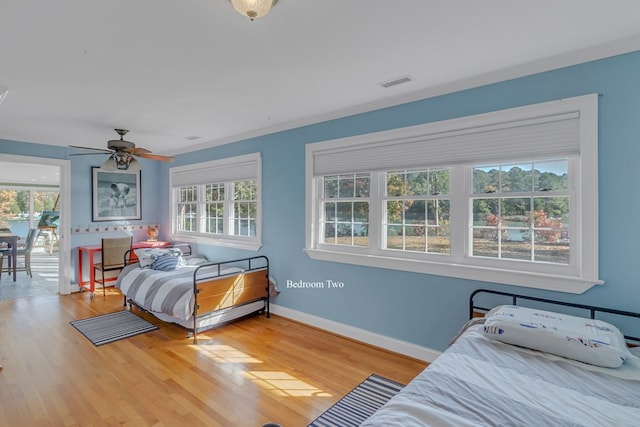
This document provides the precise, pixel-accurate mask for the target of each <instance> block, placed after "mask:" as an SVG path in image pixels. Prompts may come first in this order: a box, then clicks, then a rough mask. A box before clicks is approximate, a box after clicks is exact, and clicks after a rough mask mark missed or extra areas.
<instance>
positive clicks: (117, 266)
mask: <svg viewBox="0 0 640 427" xmlns="http://www.w3.org/2000/svg"><path fill="white" fill-rule="evenodd" d="M132 244H133V237H131V236H128V237H113V238H106V239H102V261H101V262H98V263H95V264H94V265H93V270H94V277H96V278H95V281H96V282H97V283H100V284H101V285H102V295H103V296H104V295H106V292H105V288H106V286H105V283H106V280H105V277H104V276H105V272H108V271H117V272H118V273H119V272H120V271H121V270H122V269H123V268H124V267H125V266H126V265H127V262H126V261H125V255H126V254H127V251H129V253H131V245H132ZM98 271H99V272H100V279H98V278H97V275H96V273H97V272H98ZM116 277H117V276H116Z"/></svg>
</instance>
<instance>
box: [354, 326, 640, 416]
mask: <svg viewBox="0 0 640 427" xmlns="http://www.w3.org/2000/svg"><path fill="white" fill-rule="evenodd" d="M362 425H363V426H369V427H371V426H402V427H412V426H482V425H486V426H495V425H503V426H531V425H538V426H594V427H595V426H598V427H601V426H638V425H640V362H638V359H633V358H631V359H629V360H627V361H626V362H625V363H624V364H623V365H622V366H621V367H620V368H616V369H612V368H602V367H597V366H592V365H587V364H584V363H581V362H576V361H572V360H569V359H564V358H562V357H558V356H553V355H550V354H547V353H542V352H536V351H532V350H528V349H524V348H521V347H516V346H513V345H510V344H504V343H501V342H497V341H492V340H489V339H488V338H485V336H484V335H483V333H482V325H474V326H471V327H470V328H469V329H467V330H466V331H465V332H464V333H462V334H461V335H460V336H459V337H458V338H457V339H456V341H455V342H454V343H453V344H452V345H451V346H450V347H449V348H448V349H447V351H445V352H444V353H442V354H441V355H440V356H439V357H438V358H437V359H436V360H435V361H434V362H433V363H432V364H431V365H429V366H428V367H427V368H426V369H425V370H424V371H423V372H422V373H421V374H420V375H418V376H417V377H416V378H415V379H413V380H412V381H411V382H410V383H409V384H408V385H407V386H406V387H405V388H404V389H403V390H402V391H401V392H400V393H398V394H397V395H396V396H394V397H393V398H392V399H391V400H389V402H387V403H386V404H385V405H384V406H383V407H382V408H380V410H378V411H377V412H376V413H375V414H374V415H372V416H371V417H370V418H369V419H368V420H367V421H365V422H364V423H363V424H362Z"/></svg>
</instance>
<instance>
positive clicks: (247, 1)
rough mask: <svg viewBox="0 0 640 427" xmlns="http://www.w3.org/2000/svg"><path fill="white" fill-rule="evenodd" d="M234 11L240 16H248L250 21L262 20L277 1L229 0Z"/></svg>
mask: <svg viewBox="0 0 640 427" xmlns="http://www.w3.org/2000/svg"><path fill="white" fill-rule="evenodd" d="M229 1H230V2H231V4H232V5H233V7H234V9H235V10H236V11H237V12H238V13H239V14H240V15H242V16H248V17H249V19H250V20H252V21H253V20H254V19H256V18H262V17H263V16H265V15H266V14H267V13H269V11H270V10H271V8H272V7H273V6H275V5H276V4H278V0H229Z"/></svg>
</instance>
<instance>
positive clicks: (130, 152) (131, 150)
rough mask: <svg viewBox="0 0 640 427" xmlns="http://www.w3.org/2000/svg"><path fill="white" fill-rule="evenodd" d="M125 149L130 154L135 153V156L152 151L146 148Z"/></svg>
mask: <svg viewBox="0 0 640 427" xmlns="http://www.w3.org/2000/svg"><path fill="white" fill-rule="evenodd" d="M124 151H126V152H127V153H129V154H133V155H134V156H140V155H142V154H149V153H151V150H147V149H146V148H128V149H125V150H124Z"/></svg>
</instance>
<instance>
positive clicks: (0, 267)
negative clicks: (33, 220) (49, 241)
mask: <svg viewBox="0 0 640 427" xmlns="http://www.w3.org/2000/svg"><path fill="white" fill-rule="evenodd" d="M37 236H38V230H37V229H35V228H31V229H29V232H28V233H27V239H26V242H25V244H24V246H18V249H17V252H18V253H17V257H16V258H18V259H19V258H20V257H23V259H24V265H23V266H21V267H19V266H18V264H16V270H17V271H26V272H27V275H28V276H29V277H33V275H32V274H31V251H32V250H33V246H34V244H35V242H36V237H37ZM5 256H6V257H7V258H8V261H7V264H8V266H7V267H6V268H5V267H4V257H5ZM14 262H18V260H17V259H12V256H11V248H7V249H2V250H0V279H1V278H2V273H3V272H11V271H13V270H12V268H11V266H12V265H13V263H14Z"/></svg>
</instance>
